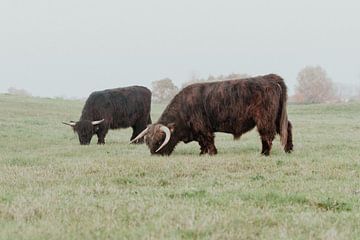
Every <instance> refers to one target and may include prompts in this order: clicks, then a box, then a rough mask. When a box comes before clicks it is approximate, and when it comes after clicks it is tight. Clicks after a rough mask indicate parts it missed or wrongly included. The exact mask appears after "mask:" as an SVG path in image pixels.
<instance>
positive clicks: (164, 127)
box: [155, 126, 171, 152]
mask: <svg viewBox="0 0 360 240" xmlns="http://www.w3.org/2000/svg"><path fill="white" fill-rule="evenodd" d="M160 130H161V131H163V132H164V133H165V140H164V142H163V143H162V144H161V146H160V147H159V148H158V149H157V150H156V151H155V152H158V151H160V150H161V149H162V148H163V147H165V145H166V144H167V143H168V142H169V141H170V137H171V132H170V129H169V128H168V127H166V126H161V127H160Z"/></svg>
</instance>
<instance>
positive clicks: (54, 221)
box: [0, 95, 360, 239]
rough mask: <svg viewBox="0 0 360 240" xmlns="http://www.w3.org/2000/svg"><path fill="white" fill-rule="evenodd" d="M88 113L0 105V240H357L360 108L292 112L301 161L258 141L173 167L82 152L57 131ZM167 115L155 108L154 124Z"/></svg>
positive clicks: (71, 106) (136, 153)
mask: <svg viewBox="0 0 360 240" xmlns="http://www.w3.org/2000/svg"><path fill="white" fill-rule="evenodd" d="M82 106H83V102H81V101H70V100H61V99H42V98H26V97H14V96H9V95H0V113H1V114H0V239H164V238H165V239H359V238H360V150H359V147H360V104H359V103H349V104H337V105H290V106H289V107H288V112H289V118H290V119H291V120H292V122H293V125H294V145H295V151H294V153H292V154H290V155H289V154H285V153H284V152H283V150H282V149H281V147H280V144H279V139H278V138H276V140H275V142H274V147H273V150H272V153H271V156H270V157H263V156H261V155H260V148H261V144H260V140H259V136H258V134H257V132H256V131H252V132H250V133H248V134H245V135H243V136H242V137H241V139H240V140H239V141H233V138H232V136H231V135H226V134H220V133H218V134H217V136H216V146H217V148H218V152H219V153H218V155H216V156H213V157H210V156H199V152H200V150H199V146H198V145H197V143H190V144H179V145H178V146H177V148H176V149H175V151H174V153H173V154H172V155H171V156H170V157H158V156H150V153H149V150H148V149H147V147H146V146H145V145H140V146H136V145H129V144H128V140H129V137H130V135H131V131H130V129H121V130H116V131H110V132H109V134H108V136H107V138H106V141H107V143H106V145H104V146H98V145H96V141H97V139H96V137H94V138H93V141H92V144H91V145H90V146H85V147H84V146H80V145H79V143H78V139H77V136H76V135H75V134H74V133H73V132H72V131H71V129H70V128H69V127H67V126H65V125H63V124H61V121H68V120H77V119H78V118H79V115H80V112H81V108H82ZM163 108H164V106H162V105H154V106H153V110H152V114H153V115H152V118H153V121H156V119H157V118H158V116H159V115H160V113H161V111H162V109H163Z"/></svg>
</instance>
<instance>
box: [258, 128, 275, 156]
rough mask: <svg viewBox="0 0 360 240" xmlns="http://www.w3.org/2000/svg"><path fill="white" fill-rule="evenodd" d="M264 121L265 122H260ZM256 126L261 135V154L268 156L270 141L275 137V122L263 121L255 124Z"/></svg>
mask: <svg viewBox="0 0 360 240" xmlns="http://www.w3.org/2000/svg"><path fill="white" fill-rule="evenodd" d="M262 123H265V124H262ZM257 128H258V131H259V134H260V137H261V143H262V150H261V154H264V155H265V156H268V155H269V154H270V150H271V146H272V142H273V140H274V138H275V134H276V127H275V123H273V124H272V123H270V122H264V121H262V122H261V123H259V124H257Z"/></svg>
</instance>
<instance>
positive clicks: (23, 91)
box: [8, 87, 31, 97]
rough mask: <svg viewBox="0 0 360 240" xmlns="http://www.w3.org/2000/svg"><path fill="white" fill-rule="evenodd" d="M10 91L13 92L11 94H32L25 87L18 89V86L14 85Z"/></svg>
mask: <svg viewBox="0 0 360 240" xmlns="http://www.w3.org/2000/svg"><path fill="white" fill-rule="evenodd" d="M8 93H9V94H11V95H17V96H28V97H29V96H31V94H30V93H29V92H28V91H26V90H25V89H17V88H14V87H10V88H9V89H8Z"/></svg>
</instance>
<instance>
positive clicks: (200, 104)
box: [133, 74, 293, 155]
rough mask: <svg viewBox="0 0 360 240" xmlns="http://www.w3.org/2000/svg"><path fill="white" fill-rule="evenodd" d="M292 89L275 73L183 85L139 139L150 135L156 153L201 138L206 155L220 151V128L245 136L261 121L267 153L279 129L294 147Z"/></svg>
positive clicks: (288, 146)
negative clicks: (216, 137) (288, 105)
mask: <svg viewBox="0 0 360 240" xmlns="http://www.w3.org/2000/svg"><path fill="white" fill-rule="evenodd" d="M286 101H287V90H286V85H285V83H284V81H283V79H282V78H281V77H279V76H277V75H275V74H269V75H265V76H258V77H254V78H247V79H239V80H227V81H221V82H211V83H198V84H192V85H189V86H187V87H185V88H184V89H182V90H181V91H180V92H179V93H178V94H177V95H176V96H175V97H174V98H173V99H172V101H171V102H170V103H169V105H168V106H167V107H166V109H165V110H164V112H163V113H162V115H161V116H160V118H159V120H158V121H157V123H155V124H151V125H149V126H148V127H147V128H146V129H145V130H144V131H143V132H142V133H140V134H139V135H138V136H137V137H136V138H135V139H134V140H133V141H136V140H138V139H141V138H142V137H144V136H145V142H146V144H147V145H148V147H149V149H150V152H151V154H161V155H170V154H171V153H172V151H173V150H174V148H175V146H176V145H177V144H178V142H180V141H183V142H185V143H188V142H190V141H197V142H198V143H199V145H200V150H201V152H200V154H206V153H208V154H210V155H213V154H216V153H217V149H216V147H215V145H214V132H225V133H231V134H233V135H234V138H235V139H238V138H240V136H241V135H242V134H243V133H246V132H248V131H249V130H251V129H253V128H254V127H255V126H256V127H257V129H258V132H259V134H260V137H261V142H262V150H261V153H262V154H264V155H269V154H270V150H271V146H272V141H273V140H274V138H275V135H276V133H278V134H279V135H280V139H281V143H282V144H283V145H284V150H285V152H287V153H290V152H291V151H292V150H293V143H292V126H291V123H290V121H288V118H287V111H286Z"/></svg>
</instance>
